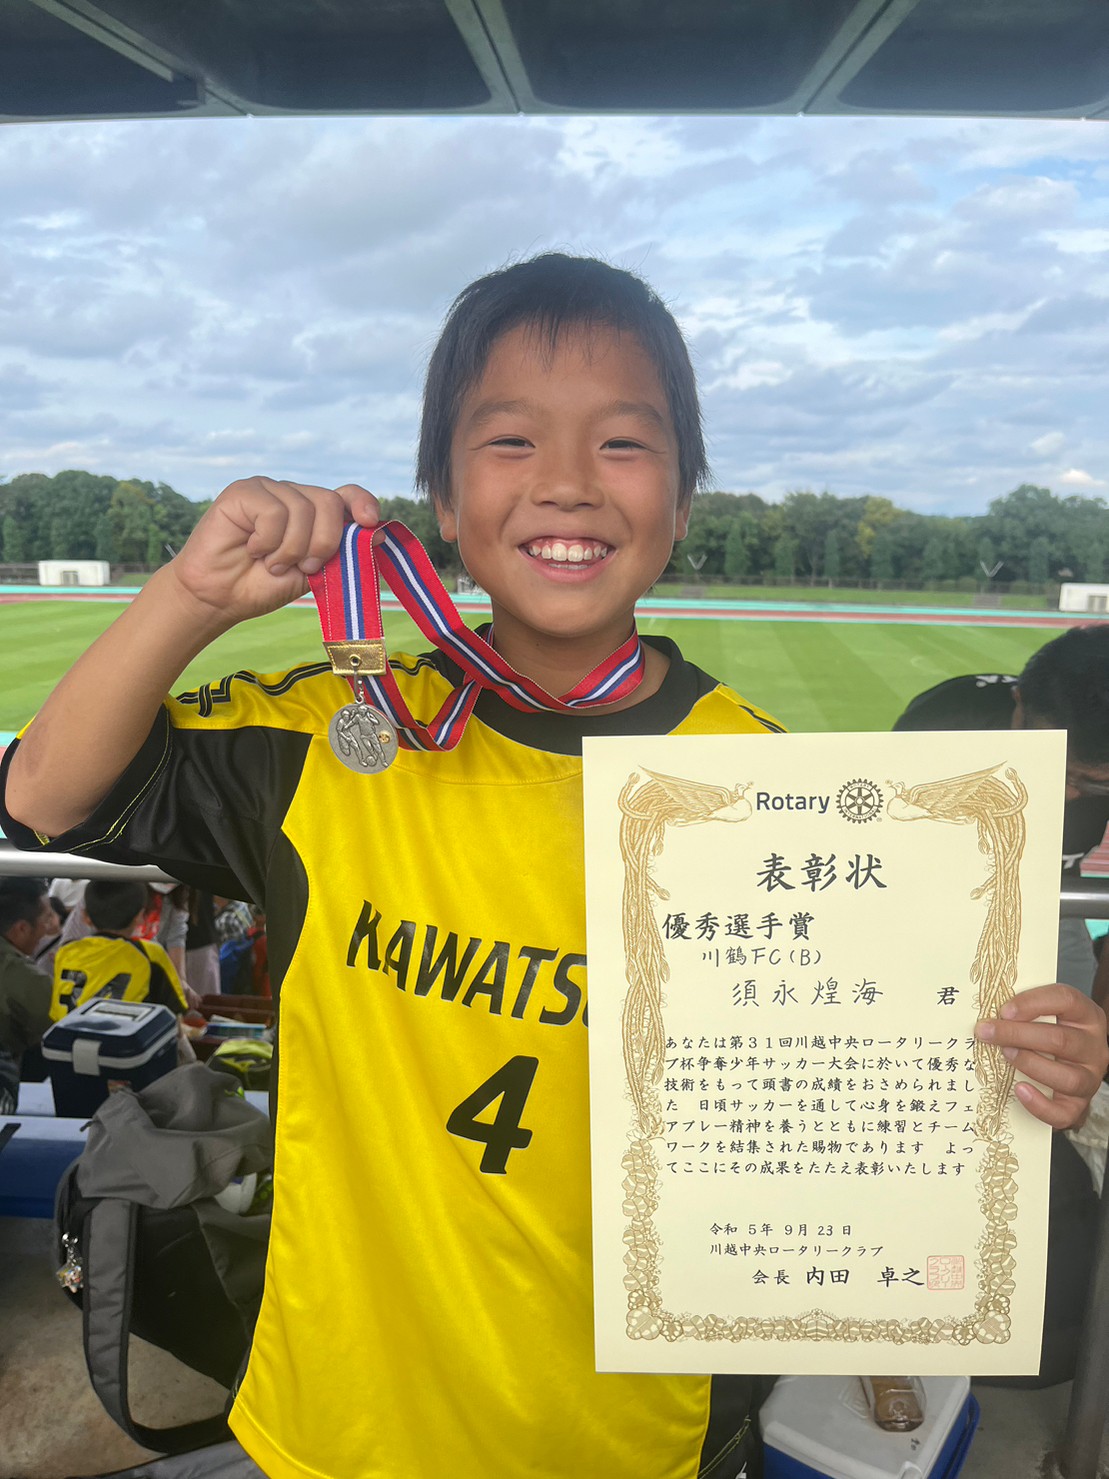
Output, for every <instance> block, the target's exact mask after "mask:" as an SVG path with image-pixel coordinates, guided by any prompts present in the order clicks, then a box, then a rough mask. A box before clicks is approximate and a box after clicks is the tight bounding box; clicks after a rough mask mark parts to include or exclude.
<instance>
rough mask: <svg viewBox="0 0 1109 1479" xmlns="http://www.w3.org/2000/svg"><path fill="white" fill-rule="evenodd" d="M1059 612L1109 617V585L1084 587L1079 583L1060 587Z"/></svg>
mask: <svg viewBox="0 0 1109 1479" xmlns="http://www.w3.org/2000/svg"><path fill="white" fill-rule="evenodd" d="M1059 610H1060V611H1074V612H1080V613H1082V614H1084V615H1087V616H1107V615H1109V585H1083V584H1081V583H1080V582H1078V581H1073V582H1069V583H1067V584H1066V585H1061V586H1060V587H1059Z"/></svg>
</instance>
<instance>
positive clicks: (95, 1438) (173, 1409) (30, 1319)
mask: <svg viewBox="0 0 1109 1479" xmlns="http://www.w3.org/2000/svg"><path fill="white" fill-rule="evenodd" d="M53 1266H54V1260H53V1255H52V1226H51V1224H50V1223H48V1222H38V1221H30V1220H24V1219H18V1218H0V1479H86V1476H91V1475H101V1474H107V1473H111V1472H112V1471H113V1470H117V1469H123V1468H128V1467H130V1466H131V1465H133V1464H138V1463H140V1462H142V1460H143V1459H144V1458H147V1457H149V1455H148V1454H147V1452H146V1450H145V1449H142V1448H139V1447H138V1446H137V1445H136V1444H134V1443H132V1442H131V1440H130V1439H129V1438H127V1437H126V1436H125V1435H124V1434H123V1433H122V1432H121V1431H120V1430H119V1429H118V1428H117V1427H116V1425H115V1424H114V1423H113V1422H112V1420H111V1418H110V1417H108V1415H107V1413H106V1412H105V1411H104V1410H103V1408H102V1407H101V1406H100V1403H99V1401H98V1400H97V1399H96V1397H95V1396H94V1395H93V1392H92V1389H91V1387H90V1386H89V1380H88V1374H87V1372H86V1371H85V1364H84V1356H83V1354H82V1350H81V1317H80V1314H79V1312H78V1311H77V1310H76V1309H75V1308H73V1307H72V1306H71V1305H70V1304H69V1302H68V1301H67V1300H66V1299H65V1298H64V1296H63V1295H62V1293H61V1291H60V1290H59V1288H58V1286H57V1284H56V1283H55V1280H54V1274H53ZM1107 1379H1109V1373H1107ZM131 1387H132V1401H133V1404H134V1408H135V1413H136V1415H137V1416H138V1417H139V1419H140V1420H141V1421H143V1422H146V1423H151V1424H154V1425H156V1426H157V1425H168V1424H170V1423H174V1422H183V1421H186V1420H188V1419H191V1418H197V1417H204V1416H207V1415H208V1414H210V1413H212V1412H214V1411H217V1410H218V1409H219V1408H220V1406H221V1405H222V1401H223V1397H224V1393H223V1390H222V1388H221V1387H218V1386H216V1385H215V1384H214V1383H213V1382H210V1381H208V1380H207V1379H206V1378H205V1377H202V1376H199V1375H197V1374H196V1373H195V1372H192V1371H188V1370H187V1369H185V1368H184V1367H182V1366H181V1365H179V1363H178V1362H176V1361H174V1360H173V1359H172V1358H171V1357H169V1356H166V1355H165V1354H164V1353H163V1352H162V1351H159V1350H156V1349H155V1348H154V1347H152V1346H148V1345H146V1344H145V1343H144V1342H142V1341H135V1342H134V1348H133V1350H132V1357H131ZM975 1393H976V1396H977V1397H978V1401H979V1403H980V1404H981V1407H982V1420H981V1423H980V1425H979V1428H978V1432H977V1434H976V1436H975V1439H974V1442H973V1444H972V1446H971V1449H970V1453H969V1454H968V1456H967V1460H966V1464H965V1465H964V1467H963V1470H962V1474H961V1476H960V1479H1052V1475H1053V1473H1054V1470H1053V1467H1052V1465H1051V1463H1050V1462H1049V1461H1048V1459H1047V1455H1048V1454H1049V1453H1050V1451H1051V1450H1052V1449H1054V1448H1055V1447H1056V1446H1057V1445H1058V1443H1059V1442H1060V1440H1061V1438H1062V1435H1063V1430H1064V1426H1065V1423H1066V1416H1067V1402H1068V1400H1069V1397H1070V1388H1069V1386H1058V1387H1050V1388H1048V1389H1046V1390H1044V1391H1040V1392H1019V1391H1007V1390H1004V1389H997V1388H993V1387H982V1388H978V1387H976V1388H975ZM1103 1461H1105V1462H1109V1447H1107V1448H1106V1450H1105V1452H1104V1454H1103ZM1106 1472H1107V1471H1106V1470H1105V1469H1103V1473H1106ZM489 1479H503V1476H498V1475H490V1476H489ZM581 1479H592V1476H588V1475H583V1476H581Z"/></svg>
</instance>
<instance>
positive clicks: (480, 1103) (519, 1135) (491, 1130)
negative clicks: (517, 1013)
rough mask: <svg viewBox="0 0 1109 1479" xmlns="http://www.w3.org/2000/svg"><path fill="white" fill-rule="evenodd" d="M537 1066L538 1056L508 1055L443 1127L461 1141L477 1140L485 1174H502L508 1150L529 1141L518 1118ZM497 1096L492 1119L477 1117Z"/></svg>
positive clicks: (454, 1111) (519, 1147)
mask: <svg viewBox="0 0 1109 1479" xmlns="http://www.w3.org/2000/svg"><path fill="white" fill-rule="evenodd" d="M538 1067H539V1059H538V1058H510V1059H509V1060H508V1062H507V1063H506V1064H505V1065H504V1066H503V1067H502V1068H498V1069H497V1071H496V1073H494V1074H493V1075H492V1077H491V1078H487V1079H486V1080H485V1082H484V1083H483V1084H479V1085H478V1087H477V1088H476V1089H475V1090H474V1092H473V1093H472V1094H467V1095H466V1097H465V1099H463V1101H462V1103H461V1104H458V1105H456V1106H455V1108H454V1109H452V1110H451V1115H450V1119H448V1120H447V1129H448V1130H449V1131H450V1133H451V1134H452V1135H457V1136H459V1138H460V1139H462V1140H477V1141H480V1142H481V1144H483V1145H484V1146H485V1151H484V1153H483V1154H482V1157H481V1169H482V1171H484V1172H485V1174H486V1175H487V1176H503V1175H504V1173H505V1171H506V1170H507V1168H508V1157H509V1155H510V1154H511V1152H512V1151H514V1150H523V1149H525V1147H526V1146H528V1145H529V1144H530V1143H531V1131H530V1130H525V1129H524V1128H523V1126H522V1125H521V1124H520V1120H521V1119H522V1118H523V1114H524V1105H525V1104H526V1103H527V1099H528V1095H529V1094H530V1093H531V1085H532V1081H533V1079H534V1078H535V1070H536V1069H537V1068H538ZM498 1099H499V1100H500V1101H501V1102H500V1106H499V1108H498V1109H497V1112H496V1114H495V1115H494V1117H493V1119H492V1120H479V1119H478V1115H479V1114H480V1112H481V1111H482V1110H483V1109H488V1108H489V1107H490V1105H492V1104H495V1103H496V1101H497V1100H498Z"/></svg>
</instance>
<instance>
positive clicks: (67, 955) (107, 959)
mask: <svg viewBox="0 0 1109 1479" xmlns="http://www.w3.org/2000/svg"><path fill="white" fill-rule="evenodd" d="M95 996H111V997H114V998H115V999H116V1000H117V1001H150V1002H155V1003H157V1005H159V1006H163V1007H169V1009H170V1011H171V1012H177V1013H178V1014H180V1013H181V1012H186V1011H188V1009H189V1008H188V1003H187V1002H186V1000H185V993H184V992H183V991H182V989H181V982H180V981H179V980H178V977H177V972H176V971H175V970H174V968H173V962H172V961H171V960H170V958H169V956H168V955H167V954H166V952H165V951H164V950H163V949H162V947H161V945H159V944H158V943H157V942H156V941H154V940H131V939H128V938H126V937H125V936H123V935H99V934H98V935H85V936H84V937H83V938H81V939H79V940H70V941H69V942H68V943H67V944H65V945H62V946H61V947H60V948H59V950H58V952H57V954H56V955H55V956H54V994H53V997H52V998H51V1002H50V1019H51V1021H53V1022H60V1021H61V1019H62V1018H63V1017H64V1016H65V1015H66V1013H67V1012H71V1011H73V1009H74V1007H78V1006H80V1005H81V1003H82V1002H85V1001H91V1000H92V999H93V997H95Z"/></svg>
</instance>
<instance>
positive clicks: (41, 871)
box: [0, 842, 177, 883]
mask: <svg viewBox="0 0 1109 1479" xmlns="http://www.w3.org/2000/svg"><path fill="white" fill-rule="evenodd" d="M0 878H133V879H136V880H137V881H138V882H139V883H176V882H177V880H176V879H175V878H171V877H170V876H169V874H168V873H163V872H162V870H161V868H153V867H139V868H128V867H125V866H124V865H123V864H122V863H101V862H98V861H97V860H96V859H95V858H83V857H81V856H80V855H79V854H78V853H71V852H20V851H19V849H18V848H17V847H15V846H13V844H12V843H10V842H0Z"/></svg>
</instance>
